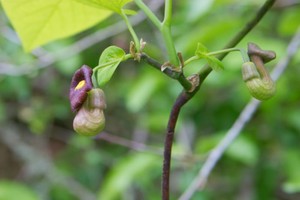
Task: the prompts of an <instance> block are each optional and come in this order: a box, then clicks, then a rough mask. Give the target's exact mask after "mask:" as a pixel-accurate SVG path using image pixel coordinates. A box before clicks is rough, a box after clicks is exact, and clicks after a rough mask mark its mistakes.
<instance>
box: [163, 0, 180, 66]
mask: <svg viewBox="0 0 300 200" xmlns="http://www.w3.org/2000/svg"><path fill="white" fill-rule="evenodd" d="M172 6H173V1H172V0H165V13H164V20H163V22H162V26H161V30H160V31H161V33H162V36H163V39H164V41H165V45H166V49H167V53H168V57H169V60H170V62H171V63H172V64H173V65H175V66H179V60H178V57H177V52H176V49H175V45H174V41H173V38H172V33H171V24H172Z"/></svg>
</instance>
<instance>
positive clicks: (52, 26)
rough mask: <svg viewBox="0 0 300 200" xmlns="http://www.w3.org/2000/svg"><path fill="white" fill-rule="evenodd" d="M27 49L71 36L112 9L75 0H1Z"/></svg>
mask: <svg viewBox="0 0 300 200" xmlns="http://www.w3.org/2000/svg"><path fill="white" fill-rule="evenodd" d="M1 2H2V5H3V8H4V10H5V12H6V14H7V16H8V17H9V19H10V21H11V23H12V25H13V26H14V28H15V30H16V31H17V33H18V35H19V37H20V39H21V41H22V43H23V47H24V49H25V51H30V50H32V49H34V48H36V47H38V46H40V45H43V44H46V43H48V42H50V41H53V40H56V39H60V38H64V37H68V36H71V35H73V34H75V33H78V32H81V31H83V30H85V29H87V28H90V27H91V26H93V25H95V24H97V23H98V22H100V21H103V20H104V19H106V18H107V17H108V16H109V15H110V14H111V13H112V12H111V11H109V10H106V9H102V10H101V9H99V8H94V7H91V6H87V5H84V4H81V3H79V2H77V1H74V0H51V1H37V0H14V1H11V0H2V1H1Z"/></svg>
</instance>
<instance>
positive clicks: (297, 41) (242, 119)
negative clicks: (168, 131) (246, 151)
mask: <svg viewBox="0 0 300 200" xmlns="http://www.w3.org/2000/svg"><path fill="white" fill-rule="evenodd" d="M299 46H300V29H299V31H298V33H297V34H296V35H295V36H294V38H293V39H292V40H291V41H290V43H289V45H288V47H287V50H286V56H285V57H284V58H283V59H281V60H280V62H279V63H278V64H277V65H276V66H275V68H274V70H273V71H272V73H271V77H272V78H273V80H274V81H276V80H277V79H278V78H279V77H280V76H281V74H282V73H283V71H284V70H285V69H286V68H287V66H288V64H289V63H290V61H291V60H292V58H293V56H294V55H295V54H296V53H297V50H298V48H299ZM260 103H261V102H260V101H258V100H256V99H254V98H252V99H251V101H250V102H249V103H248V104H247V105H246V106H245V108H244V109H243V111H242V112H241V114H240V115H239V117H238V118H237V119H236V121H235V122H234V124H233V125H232V127H231V128H230V129H229V131H228V132H227V134H226V135H225V137H224V138H223V139H222V140H221V142H220V143H219V144H218V145H217V146H216V147H215V148H214V149H213V150H212V151H211V153H210V154H209V156H208V158H207V160H206V162H205V163H204V165H203V166H202V168H201V170H200V171H199V173H198V176H197V177H196V178H195V179H194V180H193V182H192V183H191V184H190V186H189V187H188V188H187V190H186V191H185V192H184V193H183V194H182V196H181V197H180V198H179V199H180V200H188V199H190V198H191V197H192V196H193V194H194V193H195V192H196V190H197V189H198V188H202V189H203V187H204V185H205V183H206V181H207V178H208V176H209V175H210V173H211V171H212V170H213V168H214V167H215V165H216V164H217V162H218V161H219V159H220V158H221V157H222V155H223V154H224V152H225V150H226V149H227V148H228V146H229V145H230V144H232V142H233V141H234V140H235V138H236V137H237V136H238V135H239V134H240V133H241V130H242V129H243V128H244V127H245V125H246V124H247V123H248V122H249V121H250V120H251V118H252V116H253V114H254V113H255V111H256V110H257V108H258V107H259V105H260Z"/></svg>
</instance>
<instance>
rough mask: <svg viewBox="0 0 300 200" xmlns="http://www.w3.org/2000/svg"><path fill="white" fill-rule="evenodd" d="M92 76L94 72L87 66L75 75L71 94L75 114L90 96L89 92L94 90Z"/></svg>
mask: <svg viewBox="0 0 300 200" xmlns="http://www.w3.org/2000/svg"><path fill="white" fill-rule="evenodd" d="M92 74H93V70H92V69H91V68H90V67H89V66H87V65H83V66H82V67H81V68H80V69H78V70H77V71H76V72H75V73H74V75H73V78H72V81H71V86H70V94H69V98H70V102H71V109H72V111H73V112H76V111H78V110H79V109H80V108H81V106H82V105H83V103H84V102H85V100H86V98H87V96H88V91H90V90H91V89H92V88H93V83H92V78H91V77H92Z"/></svg>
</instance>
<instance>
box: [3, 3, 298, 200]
mask: <svg viewBox="0 0 300 200" xmlns="http://www.w3.org/2000/svg"><path fill="white" fill-rule="evenodd" d="M145 2H146V1H145ZM263 2H264V1H262V0H251V1H250V0H248V1H239V0H206V1H199V0H189V1H174V24H173V25H174V27H173V35H174V38H175V42H176V47H177V50H178V51H180V52H182V53H183V57H184V58H185V59H187V58H189V57H190V56H192V55H193V54H194V51H195V49H196V47H197V42H201V43H203V44H204V45H206V46H207V47H208V48H209V50H211V51H214V50H219V49H221V48H222V47H223V46H224V45H225V44H226V43H227V42H228V41H229V39H230V38H231V37H232V36H233V35H234V34H235V33H236V32H237V31H239V30H240V29H241V28H242V27H243V26H244V24H245V23H246V22H247V21H248V20H249V19H250V18H251V17H252V16H254V15H255V14H256V11H257V10H258V9H259V7H260V6H261V5H262V4H263ZM147 4H148V5H151V7H152V9H154V10H156V11H155V12H156V13H157V14H158V16H159V17H161V16H162V14H163V1H161V0H153V1H147ZM141 16H142V15H138V16H135V17H133V20H134V22H135V23H136V26H135V30H136V32H137V33H138V36H139V37H142V38H143V39H144V40H145V41H146V42H147V44H148V45H147V47H146V49H145V51H146V52H147V53H148V54H149V55H151V56H152V57H154V58H156V59H158V60H160V61H161V62H164V61H165V60H166V58H165V57H164V56H165V55H164V51H163V50H162V49H163V46H162V45H161V44H162V43H163V42H162V41H161V36H160V34H159V32H158V31H157V30H155V28H154V27H153V26H152V25H150V23H149V22H148V21H147V20H144V19H143V18H142V17H141ZM299 19H300V4H299V2H298V1H297V0H295V1H292V0H287V1H284V0H282V1H278V2H277V4H276V5H275V6H274V8H273V9H272V10H271V11H270V12H269V13H268V14H267V15H266V16H265V18H264V19H263V20H262V21H261V22H260V23H259V25H258V26H257V27H256V28H255V29H254V30H253V31H252V32H251V33H250V34H249V35H248V36H247V37H245V38H244V39H243V41H242V42H241V43H240V44H239V45H238V46H239V47H242V48H246V45H247V42H249V41H251V42H255V43H257V44H259V46H261V47H262V48H263V49H271V50H274V51H275V52H276V53H277V58H276V60H275V61H272V62H271V63H269V64H268V66H269V67H270V69H272V68H273V67H274V66H275V65H276V64H277V63H278V61H279V60H281V59H283V58H284V57H285V56H286V48H287V45H288V43H289V41H290V40H291V38H292V37H293V35H294V34H295V33H296V31H297V29H298V28H299V25H300V21H299ZM0 31H1V35H0V200H14V199H18V200H19V199H22V200H27V199H28V200H34V199H46V200H74V199H85V200H89V199H90V200H93V199H101V200H114V199H120V200H134V199H136V200H144V199H145V200H157V199H160V181H161V180H160V179H161V166H162V151H163V142H164V135H165V129H166V124H167V120H168V117H169V112H170V109H171V106H172V104H173V102H174V100H175V98H176V97H177V95H178V94H179V93H180V91H181V86H180V85H179V84H178V83H177V82H176V81H173V80H170V79H169V78H168V77H166V76H165V75H163V74H162V73H160V72H159V71H157V70H155V69H153V68H151V67H149V66H148V65H146V64H144V63H136V62H133V61H126V62H124V63H122V64H121V66H120V67H119V68H118V70H117V72H116V74H115V75H114V77H113V79H112V80H111V81H110V82H109V83H108V84H107V85H106V86H105V87H104V88H103V90H104V91H105V93H106V98H107V106H108V107H107V109H106V111H105V115H106V119H107V125H106V128H105V131H104V132H103V133H101V134H100V135H99V136H97V137H96V138H86V137H80V136H78V135H76V133H75V132H74V131H73V130H72V120H73V117H74V114H73V113H72V112H71V110H70V105H69V102H68V90H69V84H70V80H71V77H72V75H73V73H74V71H75V70H76V69H78V68H79V67H80V66H81V65H83V64H87V65H89V66H91V67H94V66H96V65H97V63H98V59H99V55H100V53H101V52H102V51H103V49H105V48H106V47H108V46H110V45H117V46H119V47H122V48H124V49H125V50H126V51H128V47H129V42H130V40H131V39H130V35H129V34H128V32H127V30H126V28H125V26H124V23H123V22H122V21H121V19H120V17H118V16H115V15H114V16H112V17H110V18H109V19H108V20H107V21H105V22H102V23H100V24H98V25H97V26H95V27H94V28H92V29H89V30H87V31H85V32H83V33H80V34H77V35H75V36H73V37H71V38H67V39H63V40H59V41H55V42H52V43H50V44H48V45H46V46H43V47H42V48H39V49H36V50H35V51H33V52H32V53H30V54H29V53H24V52H23V50H22V47H21V45H20V42H19V40H18V37H17V35H16V33H15V32H14V31H13V29H12V26H11V24H10V23H9V21H8V19H7V17H6V16H5V13H4V12H3V10H2V8H1V7H0ZM241 61H242V60H241V58H240V55H238V53H232V54H230V55H229V56H227V57H226V58H225V59H224V65H225V70H224V71H221V72H213V73H212V74H211V75H210V76H209V77H208V78H207V80H206V81H205V83H204V84H203V86H202V88H201V90H200V92H198V94H197V95H196V96H195V97H194V98H193V99H192V100H191V101H190V102H189V103H188V104H187V105H186V106H185V107H184V109H183V110H182V113H181V115H180V118H179V122H178V126H177V129H176V130H177V131H176V138H175V143H174V149H173V150H174V151H173V155H174V156H173V160H172V173H171V199H178V197H179V196H180V195H181V194H182V193H183V192H184V190H185V189H186V188H187V187H188V186H189V184H190V183H191V181H192V180H193V178H194V177H195V176H196V175H197V173H198V171H199V169H201V166H202V165H203V163H204V162H205V159H206V158H207V155H208V153H209V152H210V150H212V148H213V147H214V146H215V145H216V144H217V143H218V142H219V141H220V139H222V137H223V136H224V134H225V133H226V131H227V130H228V129H229V128H230V127H231V126H232V124H233V123H234V122H235V120H236V118H237V117H238V115H239V113H240V112H241V110H242V109H243V108H244V106H245V105H246V104H247V103H248V102H249V100H250V99H251V97H250V95H249V93H248V92H247V90H246V87H245V85H244V84H243V82H242V76H241V72H240V69H241ZM299 66H300V52H298V53H297V54H296V55H295V56H294V58H293V59H292V61H291V62H290V63H289V65H288V67H287V70H286V71H285V72H284V73H283V75H282V76H281V77H280V79H279V80H278V83H277V94H276V96H275V97H273V98H272V99H271V100H268V101H266V102H264V103H262V104H261V106H260V107H259V109H258V110H257V112H256V113H255V115H254V116H253V118H252V119H251V121H250V122H249V123H248V124H247V125H246V127H245V128H244V129H243V131H242V133H241V135H240V136H239V137H238V138H237V140H236V141H235V142H234V143H233V144H232V145H231V146H230V148H229V149H228V151H226V153H225V155H224V156H223V157H222V159H221V160H220V162H219V163H218V164H217V166H216V168H215V169H214V170H213V172H212V174H211V175H210V177H209V179H208V182H207V185H206V187H205V188H204V189H203V190H202V191H198V192H197V193H195V194H194V196H193V198H192V199H195V200H210V199H212V200H214V199H225V200H226V199H229V200H231V199H242V200H248V199H249V200H250V199H262V200H264V199H266V200H272V199H282V200H290V199H300V92H299V91H300V84H299V74H300V68H299ZM200 67H201V65H200V66H199V65H193V66H189V67H188V69H186V74H187V75H189V74H192V73H195V72H197V71H198V70H199V68H200Z"/></svg>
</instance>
